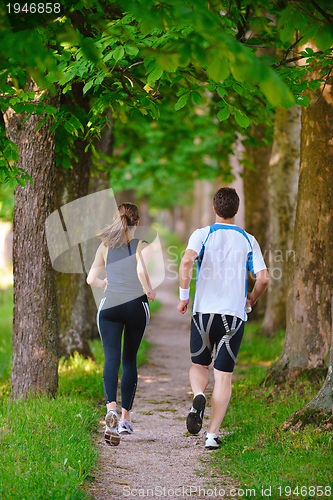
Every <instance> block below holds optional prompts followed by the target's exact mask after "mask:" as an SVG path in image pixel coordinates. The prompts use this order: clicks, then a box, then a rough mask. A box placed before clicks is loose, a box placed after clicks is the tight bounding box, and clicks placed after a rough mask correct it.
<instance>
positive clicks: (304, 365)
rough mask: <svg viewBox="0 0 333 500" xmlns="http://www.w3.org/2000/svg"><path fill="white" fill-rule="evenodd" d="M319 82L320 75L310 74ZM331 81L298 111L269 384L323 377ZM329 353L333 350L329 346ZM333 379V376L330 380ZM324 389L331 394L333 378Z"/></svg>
mask: <svg viewBox="0 0 333 500" xmlns="http://www.w3.org/2000/svg"><path fill="white" fill-rule="evenodd" d="M310 76H311V78H318V77H319V72H318V71H317V70H315V71H314V72H313V73H311V75H310ZM332 83H333V77H332V76H331V77H330V78H329V79H328V81H327V85H326V86H325V89H324V91H323V94H322V96H321V98H320V99H319V101H318V102H317V103H316V104H315V105H314V103H315V102H316V100H317V99H318V98H319V96H320V92H321V91H320V89H318V90H316V91H313V92H312V93H311V94H309V97H310V99H311V103H310V107H311V106H313V105H314V106H313V108H312V109H310V108H309V109H308V110H306V109H304V108H303V109H302V132H301V163H300V176H299V190H298V200H297V210H296V222H295V233H294V245H293V250H294V252H295V262H294V263H293V265H292V270H291V279H290V285H289V291H288V296H287V329H286V338H285V344H284V348H283V351H282V353H281V356H280V358H279V360H278V361H277V362H276V363H275V364H274V365H273V366H272V367H271V369H270V371H269V373H268V379H273V380H274V381H276V382H279V381H281V380H285V379H291V380H292V379H294V378H295V377H297V376H298V375H299V374H300V373H301V372H304V371H308V372H309V371H310V372H316V373H319V374H320V373H326V370H327V363H328V359H329V353H330V338H331V331H332V324H333V308H332V290H333V261H332V251H333V205H332V203H333V169H332V151H331V149H332V136H333V92H332ZM331 348H332V346H331ZM330 377H331V376H330ZM327 384H328V385H329V386H330V387H331V389H332V378H330V379H329V380H328V382H327Z"/></svg>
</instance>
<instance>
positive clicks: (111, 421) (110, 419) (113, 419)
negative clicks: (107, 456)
mask: <svg viewBox="0 0 333 500" xmlns="http://www.w3.org/2000/svg"><path fill="white" fill-rule="evenodd" d="M104 438H105V442H106V443H107V444H109V445H111V446H118V444H119V442H120V436H119V432H118V415H117V412H116V410H109V411H108V412H107V414H106V417H105V434H104Z"/></svg>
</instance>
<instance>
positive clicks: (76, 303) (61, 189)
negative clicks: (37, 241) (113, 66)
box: [55, 84, 93, 357]
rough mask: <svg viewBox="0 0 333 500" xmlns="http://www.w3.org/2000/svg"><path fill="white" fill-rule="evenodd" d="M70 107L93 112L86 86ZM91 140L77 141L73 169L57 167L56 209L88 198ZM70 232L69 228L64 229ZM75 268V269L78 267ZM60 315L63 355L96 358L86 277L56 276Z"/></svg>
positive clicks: (65, 101)
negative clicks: (90, 334)
mask: <svg viewBox="0 0 333 500" xmlns="http://www.w3.org/2000/svg"><path fill="white" fill-rule="evenodd" d="M62 99H63V102H62V104H65V105H67V106H70V107H72V109H74V108H75V106H76V107H77V106H79V107H81V108H83V109H84V110H85V111H86V112H88V111H89V99H88V98H87V97H83V95H82V84H75V85H73V96H72V97H71V96H69V95H65V96H63V97H62ZM87 144H88V142H87V140H83V139H77V140H76V141H75V155H76V157H77V161H76V162H74V161H72V168H64V167H62V165H58V166H57V167H56V175H55V178H56V189H55V208H56V209H59V208H61V207H62V206H63V205H66V204H67V203H70V202H71V201H73V200H76V199H78V198H82V197H83V196H87V194H88V186H89V180H90V171H91V162H92V159H91V149H89V150H88V151H87V152H85V151H84V150H85V147H86V146H87ZM64 229H65V230H66V228H64ZM74 268H75V266H74ZM56 284H57V299H58V314H59V325H60V355H61V356H66V357H68V356H69V355H70V354H72V353H74V352H75V351H77V352H79V353H80V354H82V355H83V356H85V357H88V356H89V357H93V354H92V352H91V350H90V347H89V343H88V339H87V334H88V332H87V329H86V324H87V308H86V296H87V294H88V293H91V292H90V289H89V286H88V285H87V283H86V274H84V273H81V274H74V273H61V272H56Z"/></svg>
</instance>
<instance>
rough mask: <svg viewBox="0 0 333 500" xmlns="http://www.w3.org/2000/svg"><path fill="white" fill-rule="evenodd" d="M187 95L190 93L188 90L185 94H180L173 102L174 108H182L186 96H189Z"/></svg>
mask: <svg viewBox="0 0 333 500" xmlns="http://www.w3.org/2000/svg"><path fill="white" fill-rule="evenodd" d="M189 95H190V92H187V94H184V95H182V96H181V97H180V98H179V99H178V101H177V102H176V104H175V110H176V111H178V110H179V109H181V108H183V107H184V106H185V104H186V103H187V101H188V98H189Z"/></svg>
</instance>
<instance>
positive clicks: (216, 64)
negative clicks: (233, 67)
mask: <svg viewBox="0 0 333 500" xmlns="http://www.w3.org/2000/svg"><path fill="white" fill-rule="evenodd" d="M207 73H208V75H209V76H210V78H212V80H214V82H217V83H218V82H221V81H222V80H225V79H226V78H228V76H229V75H230V69H229V64H228V61H227V60H226V59H216V60H214V61H212V62H211V63H210V64H209V65H208V66H207Z"/></svg>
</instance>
